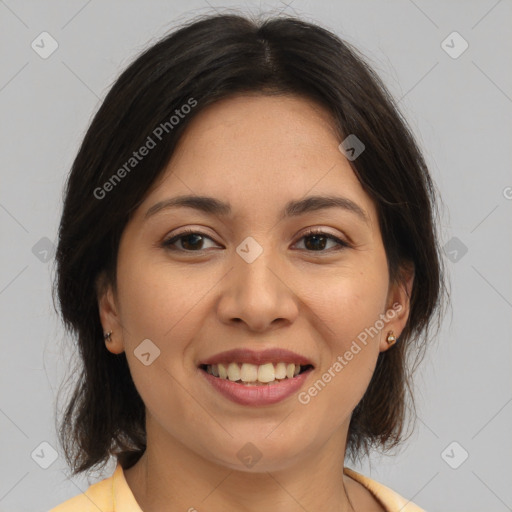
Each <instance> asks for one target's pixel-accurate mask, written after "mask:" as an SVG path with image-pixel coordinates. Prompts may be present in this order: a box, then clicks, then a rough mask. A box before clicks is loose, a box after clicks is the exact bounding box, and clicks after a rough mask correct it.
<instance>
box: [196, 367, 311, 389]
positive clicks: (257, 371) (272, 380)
mask: <svg viewBox="0 0 512 512" xmlns="http://www.w3.org/2000/svg"><path fill="white" fill-rule="evenodd" d="M199 368H200V369H201V370H202V371H204V372H206V373H208V374H210V375H213V376H214V377H217V378H218V379H223V380H229V381H231V382H235V383H238V384H243V385H246V386H268V385H269V384H278V383H280V382H283V381H286V380H290V379H294V378H295V377H297V376H298V375H301V374H302V373H305V372H308V371H311V370H312V369H313V365H311V364H307V365H300V364H294V363H284V362H280V363H265V364H261V365H256V364H250V363H235V362H231V363H219V364H201V365H199Z"/></svg>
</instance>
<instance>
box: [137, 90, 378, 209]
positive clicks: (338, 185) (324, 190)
mask: <svg viewBox="0 0 512 512" xmlns="http://www.w3.org/2000/svg"><path fill="white" fill-rule="evenodd" d="M340 142H341V140H340V137H339V136H338V134H337V133H336V130H335V128H334V123H333V119H332V118H331V116H330V114H329V113H328V112H327V111H326V110H325V109H324V108H323V107H322V106H320V105H318V104H316V103H315V102H313V101H311V100H309V99H306V98H303V97H300V96H285V95H279V96H275V95H274V96H267V95H261V94H240V95H237V96H233V97H229V98H227V99H224V100H221V101H218V102H216V103H214V104H212V105H210V106H208V107H206V108H205V109H204V110H203V111H201V112H199V113H198V114H197V115H196V117H194V119H192V120H191V122H190V124H189V125H188V126H187V129H186V130H185V132H184V133H183V135H182V137H181V139H180V141H179V142H178V145H177V147H176V149H175V151H174V154H173V156H172V158H171V160H170V162H169V164H168V167H167V169H166V170H165V171H164V173H163V175H162V177H161V179H160V180H159V183H158V184H157V185H156V186H155V187H154V188H153V191H152V193H151V194H150V195H149V197H148V198H147V200H146V201H145V202H144V205H147V204H148V202H152V203H154V202H155V201H161V200H164V199H167V198H168V197H170V196H173V195H177V194H178V193H179V194H183V193H187V194H197V195H210V196H216V197H219V198H221V199H224V200H227V201H229V202H230V203H231V204H233V205H234V209H235V210H237V211H238V212H239V213H240V214H242V215H243V214H244V210H247V214H248V215H249V214H252V215H254V213H255V211H258V207H259V212H260V215H261V214H262V211H261V210H262V209H263V208H266V209H272V208H273V205H275V209H276V210H277V209H279V211H281V209H282V206H283V204H284V203H287V202H289V200H292V199H299V198H301V197H304V196H305V195H312V194H315V195H318V194H329V195H333V194H334V193H335V194H337V195H340V194H342V195H343V196H345V197H347V198H349V199H351V200H353V201H354V202H358V203H359V204H360V205H361V206H362V207H363V208H364V209H365V210H366V211H367V213H368V215H369V216H370V217H371V216H372V213H374V212H373V211H372V210H373V205H372V202H371V200H370V198H369V196H368V195H367V194H366V193H365V192H364V190H363V189H362V187H361V184H360V183H359V181H358V179H357V177H356V176H355V174H354V172H353V170H352V168H351V166H350V164H349V162H348V160H347V159H346V158H345V156H344V155H343V154H342V153H341V151H340V150H339V148H338V146H339V144H340Z"/></svg>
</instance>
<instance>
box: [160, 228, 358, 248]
mask: <svg viewBox="0 0 512 512" xmlns="http://www.w3.org/2000/svg"><path fill="white" fill-rule="evenodd" d="M188 235H200V236H202V237H204V238H209V239H210V240H212V238H211V237H210V236H208V235H206V234H205V233H201V232H200V231H196V230H194V229H187V230H185V231H183V232H181V233H179V234H177V235H175V236H173V237H172V238H170V239H167V240H164V241H163V242H162V244H161V246H162V247H163V248H165V249H169V250H176V251H181V252H186V253H194V252H197V253H201V252H203V251H205V250H206V249H200V250H198V251H187V250H185V249H176V248H175V247H172V245H173V244H174V243H175V242H177V241H178V240H179V239H180V238H185V237H186V236H188ZM314 235H322V236H325V237H326V238H328V239H329V240H332V241H334V242H336V243H337V244H339V245H340V246H341V247H338V248H337V249H335V250H334V251H341V250H343V249H346V248H349V247H351V245H350V244H349V243H347V242H345V241H344V240H340V239H339V238H337V237H335V236H334V235H331V234H329V233H326V232H325V231H322V230H321V229H314V228H312V229H310V230H308V231H307V232H306V233H304V234H303V235H302V236H301V237H300V239H299V241H300V240H302V239H303V238H307V237H309V236H314ZM304 250H305V251H307V252H310V253H329V252H332V250H321V251H308V250H307V249H304Z"/></svg>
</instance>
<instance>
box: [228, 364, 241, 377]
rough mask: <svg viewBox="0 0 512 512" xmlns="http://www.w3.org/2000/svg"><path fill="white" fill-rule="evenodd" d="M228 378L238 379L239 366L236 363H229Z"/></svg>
mask: <svg viewBox="0 0 512 512" xmlns="http://www.w3.org/2000/svg"><path fill="white" fill-rule="evenodd" d="M228 379H229V380H233V381H235V380H240V368H239V367H238V365H237V364H236V363H229V366H228Z"/></svg>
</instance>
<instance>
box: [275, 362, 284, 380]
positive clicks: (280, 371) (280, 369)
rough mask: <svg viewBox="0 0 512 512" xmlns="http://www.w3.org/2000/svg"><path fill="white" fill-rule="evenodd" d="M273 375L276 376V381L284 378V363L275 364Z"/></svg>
mask: <svg viewBox="0 0 512 512" xmlns="http://www.w3.org/2000/svg"><path fill="white" fill-rule="evenodd" d="M275 374H276V379H284V378H286V363H277V364H276V370H275Z"/></svg>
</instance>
